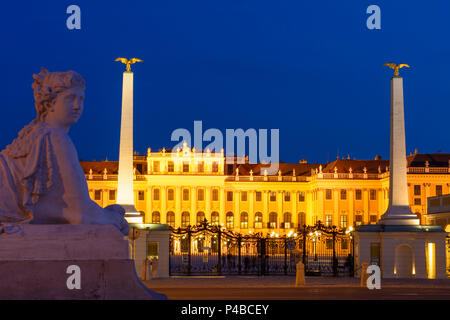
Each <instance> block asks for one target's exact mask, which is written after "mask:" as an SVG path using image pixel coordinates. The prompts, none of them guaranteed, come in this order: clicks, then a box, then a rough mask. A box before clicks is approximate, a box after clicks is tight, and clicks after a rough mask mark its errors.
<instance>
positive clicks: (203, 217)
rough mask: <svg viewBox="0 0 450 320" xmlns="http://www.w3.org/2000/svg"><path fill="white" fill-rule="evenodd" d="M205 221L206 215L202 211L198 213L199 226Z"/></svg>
mask: <svg viewBox="0 0 450 320" xmlns="http://www.w3.org/2000/svg"><path fill="white" fill-rule="evenodd" d="M203 220H205V213H204V212H202V211H199V212H197V224H200V223H202V222H203Z"/></svg>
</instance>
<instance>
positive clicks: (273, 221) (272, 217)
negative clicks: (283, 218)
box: [269, 212, 278, 229]
mask: <svg viewBox="0 0 450 320" xmlns="http://www.w3.org/2000/svg"><path fill="white" fill-rule="evenodd" d="M277 220H278V215H277V213H276V212H271V213H270V214H269V228H270V229H276V228H277Z"/></svg>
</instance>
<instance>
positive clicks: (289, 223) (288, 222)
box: [284, 212, 292, 229]
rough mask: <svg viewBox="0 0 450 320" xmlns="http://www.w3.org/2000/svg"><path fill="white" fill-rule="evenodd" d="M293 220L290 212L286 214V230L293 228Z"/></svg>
mask: <svg viewBox="0 0 450 320" xmlns="http://www.w3.org/2000/svg"><path fill="white" fill-rule="evenodd" d="M291 219H292V215H291V213H290V212H285V213H284V228H285V229H290V228H292V223H291Z"/></svg>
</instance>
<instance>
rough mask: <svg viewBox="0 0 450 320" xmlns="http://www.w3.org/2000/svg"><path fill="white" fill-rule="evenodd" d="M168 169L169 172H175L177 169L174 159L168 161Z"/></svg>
mask: <svg viewBox="0 0 450 320" xmlns="http://www.w3.org/2000/svg"><path fill="white" fill-rule="evenodd" d="M167 171H168V172H174V171H175V165H174V164H173V161H169V162H168V163H167Z"/></svg>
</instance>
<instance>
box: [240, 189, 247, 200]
mask: <svg viewBox="0 0 450 320" xmlns="http://www.w3.org/2000/svg"><path fill="white" fill-rule="evenodd" d="M241 201H247V191H241Z"/></svg>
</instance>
